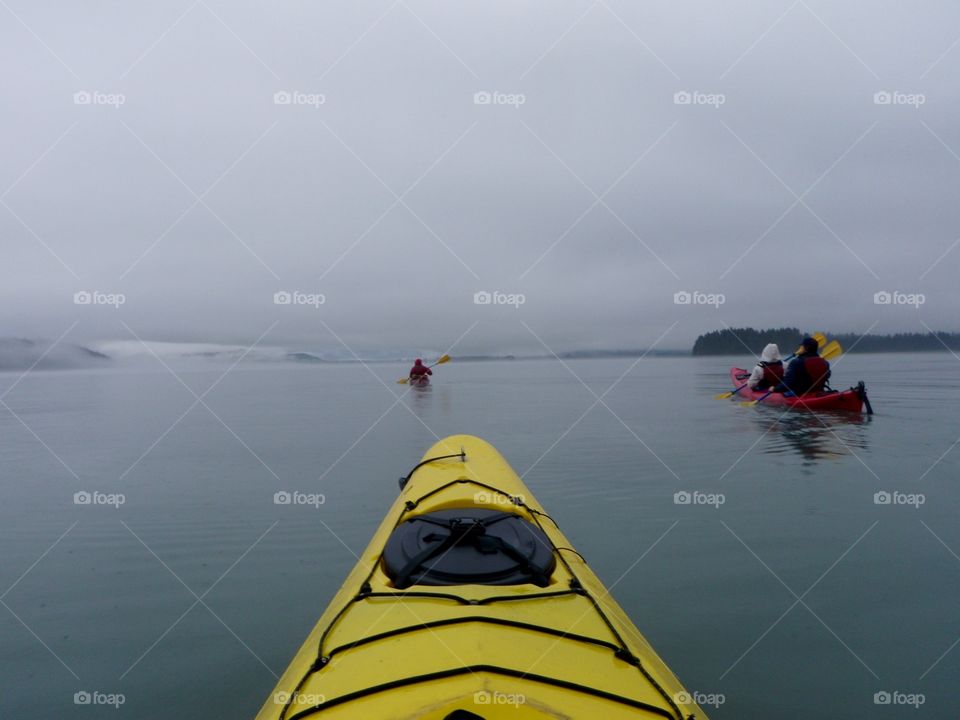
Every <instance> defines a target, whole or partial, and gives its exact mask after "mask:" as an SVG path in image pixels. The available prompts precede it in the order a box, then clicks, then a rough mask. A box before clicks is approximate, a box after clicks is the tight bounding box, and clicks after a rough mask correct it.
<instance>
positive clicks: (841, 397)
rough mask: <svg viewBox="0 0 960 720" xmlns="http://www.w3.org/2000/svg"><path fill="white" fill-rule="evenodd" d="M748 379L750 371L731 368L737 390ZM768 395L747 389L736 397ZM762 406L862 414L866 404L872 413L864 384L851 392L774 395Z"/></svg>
mask: <svg viewBox="0 0 960 720" xmlns="http://www.w3.org/2000/svg"><path fill="white" fill-rule="evenodd" d="M748 377H750V371H749V370H744V369H743V368H738V367H735V368H730V379H731V380H732V381H733V386H734V387H735V388H738V387H740V386H741V385H743V384H744V383H745V382H746V381H747V378H748ZM766 394H767V391H766V390H761V391H760V392H757V391H756V390H751V389H750V388H748V387H745V388H743V390H741V391H739V392H738V393H737V394H736V395H735V396H734V397H738V398H740V399H741V400H759V399H760V398H762V397H763V396H764V395H766ZM760 404H761V405H783V406H786V407H789V408H794V409H796V410H844V411H849V412H860V411H861V410H862V409H863V406H864V405H865V404H866V406H867V412H870V402H869V400H867V391H866V388H865V387H864V385H863V383H862V382H861V383H860V384H859V385H857V387H852V388H850V389H849V390H828V391H825V392H819V393H813V394H811V395H801V396H799V397H797V396H795V395H793V396H784V395H783V394H782V393H773V394H771V395H770V396H769V397H768V398H766V399H765V400H764V401H763V402H762V403H760Z"/></svg>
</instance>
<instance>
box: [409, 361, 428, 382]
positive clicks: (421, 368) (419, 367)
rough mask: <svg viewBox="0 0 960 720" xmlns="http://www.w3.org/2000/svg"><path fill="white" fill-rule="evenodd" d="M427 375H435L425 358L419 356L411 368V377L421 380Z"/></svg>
mask: <svg viewBox="0 0 960 720" xmlns="http://www.w3.org/2000/svg"><path fill="white" fill-rule="evenodd" d="M426 375H433V370H431V369H430V368H428V367H427V366H426V365H424V364H423V360H421V359H420V358H417V360H416V362H415V363H413V367H412V368H410V379H411V380H419V379H420V378H422V377H424V376H426Z"/></svg>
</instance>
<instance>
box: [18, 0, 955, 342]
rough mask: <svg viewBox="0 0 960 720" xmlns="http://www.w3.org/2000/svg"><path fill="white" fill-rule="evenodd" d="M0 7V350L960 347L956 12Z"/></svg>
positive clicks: (798, 7) (608, 5) (686, 7)
mask: <svg viewBox="0 0 960 720" xmlns="http://www.w3.org/2000/svg"><path fill="white" fill-rule="evenodd" d="M7 5H8V7H9V9H5V8H4V7H0V17H2V18H3V21H2V22H0V60H2V63H0V75H2V78H3V85H2V86H3V90H4V91H3V93H2V95H0V148H2V153H0V157H2V159H3V161H2V163H0V198H2V204H0V245H2V264H0V279H2V283H0V337H2V336H6V337H11V336H17V337H47V338H57V337H59V336H61V334H62V333H64V332H65V331H67V330H68V329H69V328H71V327H72V329H70V331H69V335H68V336H69V339H70V340H71V341H75V342H81V341H91V342H94V341H100V342H105V341H110V340H130V339H132V337H133V335H134V334H135V335H136V336H137V337H141V338H143V339H145V340H155V341H167V342H217V343H234V344H240V345H244V344H249V343H252V342H254V341H255V340H257V339H258V338H260V337H261V336H263V339H262V340H261V342H262V343H264V344H267V345H287V346H298V347H299V346H303V347H311V348H319V349H322V348H339V349H342V348H343V346H344V345H346V346H347V347H349V348H351V349H355V350H356V351H357V352H361V353H362V352H368V351H376V350H381V349H387V348H413V349H418V348H431V349H436V350H438V351H442V350H443V349H446V348H448V347H449V346H450V345H451V344H452V343H454V342H455V341H456V340H457V339H458V338H460V337H461V336H462V335H463V333H465V332H466V331H467V330H468V329H470V328H471V327H472V330H470V332H469V333H467V334H466V336H464V337H463V338H462V340H461V341H460V344H459V345H457V347H456V349H457V351H458V352H461V353H467V352H469V353H474V352H480V353H486V352H524V351H527V352H536V353H543V352H545V346H546V348H550V349H553V350H557V351H560V350H569V349H577V348H623V347H646V346H648V345H650V344H651V343H653V342H654V341H656V340H657V339H658V338H660V337H661V336H662V335H663V338H662V339H661V340H660V344H659V347H663V348H684V347H689V345H690V343H691V342H692V340H693V338H694V337H695V336H696V335H697V334H698V333H700V332H702V331H705V330H712V329H717V328H722V327H723V326H724V325H731V326H738V325H752V326H756V327H762V326H771V325H796V326H799V327H801V328H806V329H811V330H815V329H824V330H834V331H849V332H865V331H867V330H869V329H870V328H873V331H874V332H886V331H895V330H905V331H921V332H922V331H924V330H925V329H926V326H929V327H933V328H936V329H945V330H956V329H958V327H957V320H956V312H955V309H956V308H957V306H958V299H960V298H958V293H960V289H958V284H957V282H956V277H957V267H958V263H960V248H953V249H951V248H952V247H953V245H954V243H955V242H957V240H958V238H960V230H958V228H960V203H958V202H957V188H958V179H960V125H958V123H957V121H956V120H957V116H958V111H960V87H958V86H957V83H956V82H955V78H956V76H957V71H958V68H960V44H957V45H956V46H955V44H956V43H957V40H958V35H960V23H958V20H960V8H957V7H956V6H955V5H953V4H951V3H946V2H941V3H926V4H924V5H923V6H922V7H919V6H918V7H916V8H915V7H912V6H909V5H903V4H894V5H890V4H884V5H882V6H878V5H877V4H876V3H868V2H848V3H843V4H842V6H838V4H836V3H828V2H824V1H822V0H817V1H816V2H807V3H804V2H798V3H794V4H792V5H791V4H790V3H789V2H782V3H781V2H771V3H761V4H757V3H745V2H744V3H723V4H719V5H718V4H716V3H683V4H682V5H681V6H676V5H670V4H664V5H658V6H651V5H650V4H649V3H631V2H623V1H622V0H610V1H607V2H599V3H594V4H591V3H590V2H572V3H546V2H539V3H525V4H518V3H508V2H488V3H473V4H466V5H463V4H450V3H429V2H409V3H403V2H400V3H391V2H362V3H353V2H337V3H306V2H289V3H260V4H249V3H229V2H225V1H224V0H216V1H214V0H204V1H203V2H198V3H193V4H192V3H191V2H190V1H189V0H183V1H177V2H170V3H157V4H147V5H145V4H140V3H136V4H119V5H118V4H115V3H106V2H90V3H67V2H53V3H44V4H37V3H31V2H26V0H7ZM84 91H86V92H90V93H101V94H102V95H103V96H106V95H108V94H111V93H113V94H122V96H123V103H122V104H120V105H119V106H116V107H114V106H110V105H102V104H96V103H93V104H75V101H74V94H75V93H77V92H84ZM277 92H291V93H293V92H299V93H302V94H303V95H304V96H306V95H308V94H313V95H314V96H316V97H315V98H314V100H317V98H319V96H321V95H322V98H323V103H322V104H320V103H319V101H318V100H317V102H315V104H314V105H297V104H289V105H282V104H275V102H274V94H275V93H277ZM477 92H491V93H493V92H499V93H502V94H504V96H498V97H500V99H506V100H509V99H510V98H509V97H506V96H509V95H511V94H512V95H515V96H521V99H522V101H523V102H522V104H521V105H516V104H496V103H491V104H475V101H474V95H475V93H477ZM678 92H680V93H682V92H687V93H701V94H702V95H701V96H697V97H701V98H702V97H705V96H707V95H711V94H712V95H721V96H722V99H723V103H722V105H719V106H716V105H710V104H677V103H676V102H675V94H676V93H678ZM878 92H889V93H900V95H895V96H893V101H892V102H891V103H890V104H877V103H876V102H875V93H878ZM911 95H913V96H919V97H920V99H922V104H918V103H919V102H920V99H918V98H917V97H914V98H912V99H911V97H910V96H911ZM718 102H719V101H718ZM798 197H799V198H800V200H799V201H798ZM198 198H199V199H198ZM398 198H399V200H398ZM598 198H600V199H599V200H598ZM941 258H942V259H941ZM484 290H485V291H491V292H492V291H500V292H502V293H513V294H517V293H521V294H523V295H524V296H525V302H524V304H523V305H522V306H520V307H512V306H495V305H476V304H474V293H476V292H478V291H484ZM82 291H88V292H92V291H99V292H101V293H104V294H123V296H124V300H125V302H124V303H123V305H122V306H120V307H119V308H116V307H112V306H110V305H92V304H91V305H77V304H75V303H74V294H75V293H77V292H82ZM278 291H291V292H292V291H299V292H301V293H304V294H322V295H323V296H324V298H325V302H324V304H323V305H321V306H319V307H312V306H309V305H306V306H294V305H276V304H274V293H276V292H278ZM680 291H688V292H700V293H705V294H709V293H713V294H718V293H719V294H722V295H723V296H724V303H723V304H722V305H720V306H719V307H713V306H710V305H692V304H691V305H677V304H675V303H674V294H675V293H677V292H680ZM881 291H888V292H893V291H900V292H901V293H922V294H923V296H924V303H923V305H922V306H920V307H919V309H918V308H916V307H913V306H909V305H877V304H875V303H874V294H875V293H877V292H881ZM75 322H76V325H75V326H74V325H73V323H75ZM474 323H476V325H474ZM875 323H876V324H875ZM268 329H269V332H268ZM265 332H266V335H264V333H265ZM665 332H666V335H664V333H665ZM334 333H335V335H334Z"/></svg>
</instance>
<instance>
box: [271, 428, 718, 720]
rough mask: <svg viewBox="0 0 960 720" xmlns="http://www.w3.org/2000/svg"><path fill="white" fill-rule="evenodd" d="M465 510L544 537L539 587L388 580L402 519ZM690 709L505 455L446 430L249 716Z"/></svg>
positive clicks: (384, 718)
mask: <svg viewBox="0 0 960 720" xmlns="http://www.w3.org/2000/svg"><path fill="white" fill-rule="evenodd" d="M467 508H469V509H489V510H496V511H500V512H506V513H511V514H514V515H516V516H519V517H520V518H522V519H523V520H524V521H526V522H529V523H531V524H532V525H534V526H536V527H538V528H539V529H540V530H541V531H542V535H540V534H538V537H543V536H545V537H546V539H547V542H548V543H549V545H550V547H549V550H550V552H551V553H552V555H553V557H554V558H555V565H554V566H553V568H552V571H551V572H550V574H549V577H546V578H544V579H543V582H541V583H540V585H542V587H541V586H538V585H537V584H535V583H533V582H525V583H523V584H510V585H488V584H465V585H434V584H431V585H427V584H420V583H418V582H413V583H412V584H409V586H403V587H398V586H397V585H398V583H397V582H395V581H394V580H392V579H391V576H390V575H388V573H387V572H386V570H385V567H384V564H385V561H384V559H383V552H384V548H385V546H386V545H387V541H388V539H389V538H390V536H391V533H393V532H394V530H395V529H396V528H397V526H399V525H400V524H401V523H406V522H409V521H410V520H412V519H413V518H415V517H419V516H424V515H428V514H430V513H436V512H437V511H446V510H454V509H456V510H463V509H467ZM441 514H442V513H441ZM431 517H434V516H431ZM394 576H395V575H394ZM691 717H693V718H697V719H698V720H701V719H703V718H705V717H706V716H705V714H704V713H703V711H702V710H700V708H699V707H698V706H697V705H696V704H694V703H693V701H692V700H691V697H690V694H688V693H686V692H685V691H684V689H683V687H682V686H681V684H680V682H679V681H678V680H677V678H676V677H675V676H674V675H673V673H672V672H671V671H670V670H669V669H668V668H667V666H666V665H665V664H664V663H663V661H662V660H660V658H659V657H658V656H657V654H656V653H655V652H654V650H653V648H652V647H650V645H649V644H648V643H647V641H646V640H645V639H644V637H643V636H642V635H641V634H640V632H639V631H638V630H637V628H636V627H635V626H634V625H633V623H632V622H631V621H630V619H629V618H628V617H627V615H626V614H625V613H624V612H623V610H622V609H621V608H620V607H619V605H617V603H616V602H615V601H614V600H613V598H612V597H610V595H609V593H608V592H607V590H606V589H605V588H604V586H603V584H602V583H601V582H600V580H599V579H598V578H597V577H596V576H595V575H594V574H593V572H592V571H591V570H590V568H589V567H588V566H587V564H586V562H585V561H584V559H583V558H582V557H581V556H580V555H579V554H578V553H577V552H576V551H575V550H573V549H572V546H571V544H570V542H569V541H568V540H567V539H566V538H565V537H564V536H563V534H562V533H561V532H560V530H559V528H558V527H557V526H556V524H555V523H554V522H553V520H552V519H551V518H550V517H549V516H548V515H546V513H545V511H544V509H543V508H542V507H541V506H540V505H539V504H538V503H537V501H536V500H535V499H534V498H533V496H532V495H531V494H530V491H529V490H528V489H527V488H526V486H525V485H524V484H523V482H522V481H521V480H520V478H519V477H518V476H517V474H516V473H515V472H514V471H513V470H512V469H511V468H510V466H509V465H508V464H507V462H506V461H505V460H504V459H503V457H502V456H501V455H500V453H499V452H497V450H496V449H494V448H493V447H492V446H491V445H490V444H488V443H487V442H485V441H483V440H481V439H480V438H476V437H473V436H470V435H454V436H451V437H448V438H445V439H444V440H441V441H440V442H438V443H436V444H435V445H434V446H433V447H432V448H430V450H428V451H427V452H426V454H425V455H424V456H423V460H422V461H421V464H420V465H418V466H417V467H416V468H415V469H414V470H413V471H411V473H410V474H409V475H408V476H407V479H406V483H405V485H404V487H403V489H402V492H401V494H400V497H399V498H398V499H397V501H396V502H395V503H394V505H393V507H391V509H390V511H389V512H388V513H387V516H386V518H385V519H384V521H383V523H382V524H381V526H380V528H379V529H378V530H377V532H376V534H375V535H374V536H373V539H372V540H371V542H370V545H369V546H368V547H367V549H366V550H365V552H364V553H363V555H362V556H361V558H360V562H359V563H358V564H357V566H356V567H355V568H354V569H353V571H352V572H351V573H350V575H349V577H348V578H347V580H346V582H345V583H344V585H343V587H342V588H341V589H340V591H339V592H338V593H337V595H336V596H335V597H334V599H333V600H332V601H331V603H330V606H329V607H328V608H327V610H326V611H325V612H324V613H323V615H322V616H321V618H320V620H319V622H318V623H317V625H316V627H315V628H314V629H313V631H312V632H311V633H310V635H309V636H308V637H307V640H306V642H304V644H303V646H302V647H301V648H300V650H299V652H298V653H297V655H296V656H295V657H294V659H293V661H292V662H291V664H290V666H289V667H288V668H287V670H286V672H285V673H284V674H283V676H282V677H281V678H280V681H279V682H278V684H277V686H276V688H275V690H274V692H273V693H272V694H271V696H270V697H269V698H268V699H267V701H266V703H265V704H264V705H263V707H262V709H261V710H260V713H259V714H258V715H257V720H301V719H303V718H317V719H318V720H321V719H322V720H327V719H330V718H334V719H340V718H370V719H376V720H388V719H392V718H397V719H398V720H399V719H400V718H404V719H406V718H420V719H423V720H478V719H479V720H482V719H487V720H495V719H497V718H513V719H514V720H525V719H527V718H531V719H532V718H605V719H606V718H614V719H615V718H673V719H674V720H688V719H689V718H691Z"/></svg>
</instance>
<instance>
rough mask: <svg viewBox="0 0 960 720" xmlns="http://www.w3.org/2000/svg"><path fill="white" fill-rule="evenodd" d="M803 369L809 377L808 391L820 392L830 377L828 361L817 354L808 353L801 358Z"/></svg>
mask: <svg viewBox="0 0 960 720" xmlns="http://www.w3.org/2000/svg"><path fill="white" fill-rule="evenodd" d="M803 369H804V370H806V371H807V377H808V378H810V387H809V389H808V390H807V392H808V393H815V392H821V391H822V390H823V388H824V387H825V386H826V384H827V380H828V379H829V378H830V363H828V362H827V361H826V360H824V359H823V358H822V357H820V356H819V355H810V356H808V357H804V358H803Z"/></svg>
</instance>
